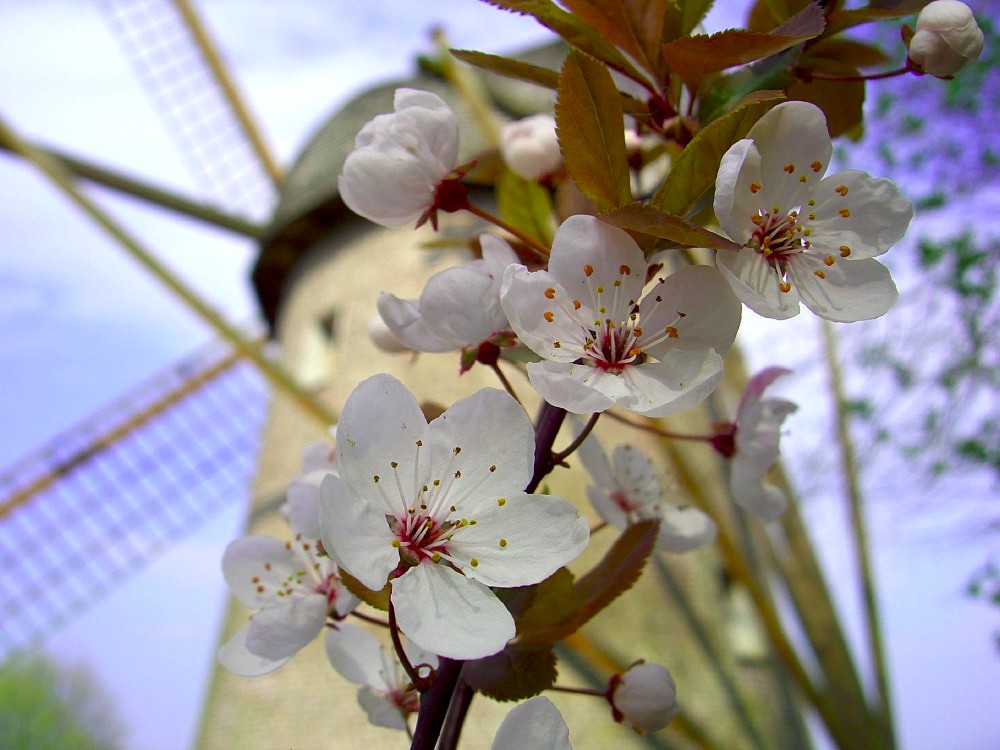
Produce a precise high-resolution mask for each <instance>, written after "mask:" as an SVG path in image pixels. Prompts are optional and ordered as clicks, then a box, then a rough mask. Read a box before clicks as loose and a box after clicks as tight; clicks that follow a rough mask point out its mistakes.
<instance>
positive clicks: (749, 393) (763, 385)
mask: <svg viewBox="0 0 1000 750" xmlns="http://www.w3.org/2000/svg"><path fill="white" fill-rule="evenodd" d="M791 374H792V371H791V370H789V369H788V368H787V367H765V368H764V369H763V370H761V371H760V372H758V373H757V374H756V375H754V376H753V377H752V378H750V379H749V380H748V381H747V384H746V387H745V388H744V389H743V395H742V396H741V397H740V403H739V406H737V407H736V418H735V420H734V421H735V422H736V423H737V424H739V423H740V420H741V415H742V413H743V410H744V409H746V408H747V407H748V406H749V405H750V404H752V403H755V402H756V401H758V400H760V398H761V396H763V395H764V391H765V390H766V389H767V388H768V387H770V385H771V384H772V383H773V382H774V381H775V380H777V379H778V378H781V377H784V376H785V375H791Z"/></svg>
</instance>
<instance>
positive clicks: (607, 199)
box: [556, 50, 632, 209]
mask: <svg viewBox="0 0 1000 750" xmlns="http://www.w3.org/2000/svg"><path fill="white" fill-rule="evenodd" d="M556 126H557V131H558V135H559V148H560V149H561V150H562V153H563V159H564V161H565V162H566V168H567V169H568V170H569V173H570V176H571V177H572V178H573V181H574V182H575V183H576V185H577V187H579V188H580V191H581V192H582V193H583V194H584V195H586V196H587V197H588V198H590V199H591V200H593V201H594V202H596V203H597V205H598V206H599V207H600V208H602V209H607V208H613V207H615V206H621V205H624V204H626V203H628V202H629V201H630V200H632V192H631V188H630V187H629V168H628V157H627V155H626V153H625V125H624V113H623V111H622V104H621V98H620V96H619V94H618V89H617V88H616V87H615V83H614V81H613V80H612V78H611V73H610V72H608V69H607V68H606V67H604V65H602V64H601V63H599V62H598V61H597V60H594V59H593V58H591V57H588V56H587V55H584V54H582V53H580V52H578V51H576V50H571V51H570V53H569V55H568V56H567V57H566V62H565V64H564V65H563V69H562V73H561V74H560V76H559V95H558V99H557V100H556Z"/></svg>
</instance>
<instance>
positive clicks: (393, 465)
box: [389, 461, 399, 469]
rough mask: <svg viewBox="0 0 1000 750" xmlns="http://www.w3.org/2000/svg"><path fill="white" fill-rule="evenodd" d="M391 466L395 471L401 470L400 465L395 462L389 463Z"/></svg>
mask: <svg viewBox="0 0 1000 750" xmlns="http://www.w3.org/2000/svg"><path fill="white" fill-rule="evenodd" d="M389 466H391V467H392V468H394V469H398V468H399V464H398V463H396V462H395V461H390V462H389Z"/></svg>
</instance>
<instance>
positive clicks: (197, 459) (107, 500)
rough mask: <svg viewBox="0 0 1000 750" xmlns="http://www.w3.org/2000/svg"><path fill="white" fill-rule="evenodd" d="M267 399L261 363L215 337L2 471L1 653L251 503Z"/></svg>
mask: <svg viewBox="0 0 1000 750" xmlns="http://www.w3.org/2000/svg"><path fill="white" fill-rule="evenodd" d="M267 403H268V392H267V387H266V384H265V382H264V380H263V378H262V377H261V376H260V374H259V373H258V371H257V370H256V369H255V368H254V367H253V366H252V365H251V364H249V363H247V362H245V361H243V360H241V359H239V358H238V357H237V356H235V355H233V354H231V353H230V352H229V351H228V350H227V349H226V348H225V347H224V346H222V345H221V344H216V345H212V346H210V347H208V348H206V349H204V350H202V351H199V352H197V353H196V354H194V355H193V356H191V357H188V358H187V359H185V360H184V361H182V362H181V363H179V364H177V365H176V366H174V367H172V368H170V369H169V370H168V371H166V372H164V373H162V374H160V375H159V376H157V377H156V378H154V379H153V380H151V381H149V382H147V383H144V384H142V385H141V386H140V387H138V388H136V389H135V390H133V391H132V392H131V393H129V394H128V395H126V396H125V397H123V398H121V399H119V400H118V401H116V402H115V403H114V404H112V405H111V406H109V407H107V408H106V409H104V410H102V411H101V412H100V413H98V414H96V415H94V416H93V417H92V418H90V419H88V420H87V421H86V422H84V423H82V424H80V425H78V426H77V427H75V428H73V429H72V430H69V431H68V432H66V433H64V434H62V435H60V436H58V437H56V438H55V439H53V440H52V441H51V442H50V443H49V444H48V445H46V446H44V447H43V448H41V449H40V450H38V451H36V452H35V453H34V454H32V455H30V456H28V457H26V458H25V459H23V460H22V461H20V462H19V463H18V464H16V465H15V466H12V467H10V468H9V469H8V470H7V471H4V472H2V473H0V655H2V654H4V653H7V652H9V651H11V650H12V649H15V648H19V647H23V646H26V645H28V644H31V643H33V642H36V641H38V640H41V639H44V637H45V636H47V635H49V634H51V633H52V632H54V631H55V630H56V629H57V628H58V627H60V626H61V625H62V624H64V623H66V622H67V621H68V620H69V619H70V618H72V617H73V616H74V615H75V614H77V613H79V612H81V611H82V610H83V609H85V608H86V607H88V606H90V605H91V604H93V603H94V602H96V601H97V600H99V599H100V598H101V596H102V595H103V594H105V593H107V592H109V591H110V590H111V589H112V588H114V587H115V586H116V585H117V584H118V583H120V582H121V581H122V580H123V579H125V578H127V577H129V576H131V575H133V574H135V573H136V572H138V571H139V570H141V569H142V568H143V567H145V566H146V565H147V564H148V563H149V562H151V561H152V560H153V559H154V558H155V557H156V556H157V555H158V554H160V553H161V552H164V551H165V550H166V549H167V547H168V546H170V545H171V544H172V543H174V542H176V541H177V540H179V539H180V538H182V537H184V536H186V535H188V534H190V533H191V532H193V531H195V530H196V529H197V528H198V527H199V526H201V525H202V524H203V523H205V522H206V521H207V520H209V519H210V518H211V517H212V516H214V515H215V514H216V513H217V512H219V511H221V510H222V509H223V508H224V507H226V506H227V505H229V504H231V503H243V504H246V503H247V498H248V496H249V490H248V487H249V483H250V479H251V477H252V475H253V471H254V467H255V464H256V460H257V448H258V444H259V436H260V431H261V427H262V425H263V424H264V420H265V416H266V411H267V408H266V407H267ZM54 582H57V585H54Z"/></svg>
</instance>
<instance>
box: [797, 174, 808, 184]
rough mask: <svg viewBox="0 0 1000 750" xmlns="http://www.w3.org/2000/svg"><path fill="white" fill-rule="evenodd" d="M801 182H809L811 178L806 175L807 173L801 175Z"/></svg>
mask: <svg viewBox="0 0 1000 750" xmlns="http://www.w3.org/2000/svg"><path fill="white" fill-rule="evenodd" d="M799 182H802V183H806V182H809V178H808V177H806V176H805V175H802V176H801V177H799Z"/></svg>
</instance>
